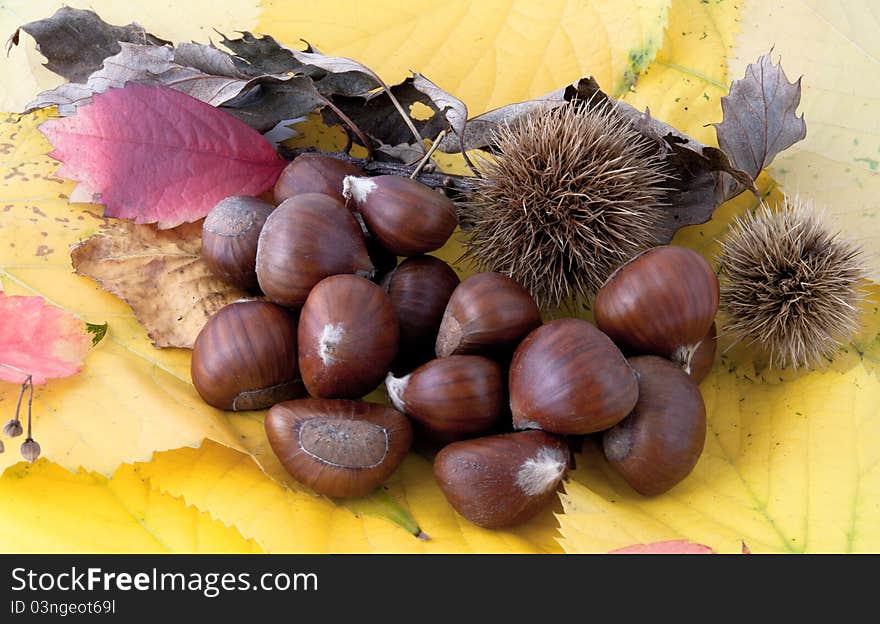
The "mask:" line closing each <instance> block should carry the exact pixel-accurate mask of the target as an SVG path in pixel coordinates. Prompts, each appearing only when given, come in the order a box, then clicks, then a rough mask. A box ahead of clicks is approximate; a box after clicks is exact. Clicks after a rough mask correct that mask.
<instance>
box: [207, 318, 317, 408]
mask: <svg viewBox="0 0 880 624" xmlns="http://www.w3.org/2000/svg"><path fill="white" fill-rule="evenodd" d="M296 346H297V345H296V319H295V318H294V317H293V315H292V314H291V313H290V312H289V311H288V310H285V309H284V308H282V307H281V306H277V305H275V304H274V303H268V302H265V301H240V302H237V303H232V304H229V305H227V306H225V307H223V308H221V309H220V310H219V311H218V312H217V313H216V314H214V316H212V317H211V318H210V319H209V320H208V322H207V323H206V324H205V326H204V327H203V328H202V331H201V332H199V335H198V337H197V338H196V342H195V345H194V346H193V353H192V363H191V375H192V381H193V385H194V386H195V387H196V390H197V391H198V393H199V395H200V396H201V397H202V399H203V400H204V401H205V402H206V403H208V404H209V405H213V406H214V407H218V408H220V409H224V410H251V409H263V408H266V407H269V406H270V405H274V404H275V403H278V402H280V401H286V400H288V399H292V398H295V397H299V396H302V395H303V394H305V390H304V388H303V385H302V382H301V381H300V376H299V369H298V367H297V352H296Z"/></svg>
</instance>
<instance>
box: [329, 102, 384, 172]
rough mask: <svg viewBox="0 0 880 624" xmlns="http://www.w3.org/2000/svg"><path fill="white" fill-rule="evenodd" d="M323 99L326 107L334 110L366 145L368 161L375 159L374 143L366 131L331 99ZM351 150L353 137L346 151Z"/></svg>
mask: <svg viewBox="0 0 880 624" xmlns="http://www.w3.org/2000/svg"><path fill="white" fill-rule="evenodd" d="M321 99H322V100H324V105H325V106H327V108H329V109H330V110H332V111H333V112H334V113H336V115H337V116H338V117H339V118H340V119H341V120H342V121H343V122H345V125H346V126H348V128H350V129H351V131H352V132H354V133H355V134H356V135H357V136H358V138H359V139H360V140H361V142H362V143H363V144H364V147H366V148H367V160H372V159H373V142H372V141H370V139H369V137H367V135H366V134H364V131H363V130H361V129H360V128H359V127H358V125H357V124H356V123H355V122H353V121H352V120H351V119H350V118H349V116H348V115H346V114H345V113H343V112H342V110H341V109H340V108H339V107H338V106H336V104H334V103H333V102H331V101H330V100H329V99H327V98H325V97H322V98H321ZM350 148H351V137H349V140H348V147H347V148H346V151H348V149H350Z"/></svg>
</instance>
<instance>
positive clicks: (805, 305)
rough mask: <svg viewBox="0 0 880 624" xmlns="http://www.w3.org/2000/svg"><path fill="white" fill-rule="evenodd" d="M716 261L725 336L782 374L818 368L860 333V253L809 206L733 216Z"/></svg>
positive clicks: (793, 204) (795, 203)
mask: <svg viewBox="0 0 880 624" xmlns="http://www.w3.org/2000/svg"><path fill="white" fill-rule="evenodd" d="M718 263H719V269H720V277H721V310H722V312H724V314H725V315H726V319H725V323H724V327H723V333H725V334H727V335H729V336H731V337H732V338H733V340H734V341H735V342H744V343H749V344H758V345H760V346H761V347H762V348H763V349H764V350H766V351H767V353H768V354H769V356H770V361H771V363H772V364H773V365H775V366H777V367H779V368H783V367H785V366H789V365H790V366H792V367H794V368H797V367H799V366H808V367H809V366H820V365H822V363H823V360H826V361H827V360H828V359H830V358H831V357H832V356H833V355H834V353H835V352H836V351H837V349H838V348H839V346H840V345H841V344H845V343H846V342H848V341H849V340H850V339H851V338H852V337H853V335H854V334H855V333H856V332H857V331H858V328H859V310H858V304H859V301H861V299H862V298H863V293H862V291H861V288H860V281H861V280H862V279H863V278H864V277H865V275H866V272H867V270H866V267H865V264H864V257H863V253H862V251H861V249H860V248H859V247H858V246H857V245H855V244H854V243H852V242H850V241H847V240H846V239H844V238H843V237H842V236H841V235H840V233H838V232H835V231H833V230H832V229H830V228H829V226H828V225H827V224H826V223H825V222H824V220H823V218H822V215H821V213H820V212H818V211H817V210H816V209H815V208H814V207H813V206H811V205H810V204H807V203H804V202H802V201H800V200H798V199H797V198H795V199H790V198H789V199H787V200H786V203H785V205H784V206H783V207H782V208H781V209H780V210H777V211H772V210H770V209H769V208H768V207H767V206H763V207H762V208H760V209H759V210H758V211H756V212H755V213H754V214H751V215H748V216H745V217H740V218H737V219H736V220H735V221H734V223H733V225H732V226H731V229H730V233H729V234H728V235H727V237H726V238H725V239H724V240H723V241H722V243H721V253H720V255H719V257H718Z"/></svg>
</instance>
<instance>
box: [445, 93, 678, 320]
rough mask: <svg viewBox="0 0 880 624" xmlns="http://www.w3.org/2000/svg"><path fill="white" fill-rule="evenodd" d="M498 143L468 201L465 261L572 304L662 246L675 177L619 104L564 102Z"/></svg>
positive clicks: (538, 295)
mask: <svg viewBox="0 0 880 624" xmlns="http://www.w3.org/2000/svg"><path fill="white" fill-rule="evenodd" d="M495 142H496V145H497V147H498V153H497V155H496V156H495V158H494V159H483V160H482V161H481V162H480V165H479V167H480V173H481V174H482V176H483V177H482V178H480V179H478V180H477V181H476V189H475V191H474V193H473V194H472V195H471V197H470V199H469V200H468V201H467V202H466V203H465V204H464V205H463V206H462V207H461V212H462V221H463V224H464V226H465V227H466V228H468V229H469V234H470V236H469V237H468V238H467V239H466V241H465V253H464V255H463V258H462V259H464V260H467V261H470V262H471V263H473V264H474V265H476V267H477V268H478V269H480V270H482V271H498V272H500V273H504V274H505V275H508V276H510V277H512V278H513V279H515V280H516V281H518V282H519V283H521V284H522V285H523V286H524V287H525V288H527V289H528V290H529V291H530V292H531V293H532V296H533V297H534V298H535V300H536V301H537V302H538V304H539V305H540V306H541V307H543V308H550V307H559V306H566V307H573V306H576V305H581V304H585V303H587V302H589V301H590V300H591V299H592V297H593V296H594V295H595V293H596V292H597V291H598V289H599V288H600V287H601V285H602V283H603V282H604V281H605V279H606V278H607V277H608V275H609V274H610V273H611V272H612V271H613V270H614V269H616V268H617V267H618V266H620V265H621V264H622V263H624V262H626V261H627V260H629V259H630V258H631V257H633V256H634V255H636V254H637V253H639V252H640V251H643V250H644V249H646V248H647V247H650V246H651V245H653V244H656V242H657V241H656V231H657V228H658V227H659V226H660V224H661V222H662V220H663V210H664V208H663V207H664V202H663V197H664V195H665V192H666V191H667V190H668V189H667V188H665V186H664V185H665V184H667V183H668V181H669V180H670V177H671V176H670V174H669V173H668V172H667V170H666V169H665V168H664V165H663V161H662V158H661V156H660V154H659V153H658V148H657V145H656V143H653V142H651V141H649V140H648V139H646V138H645V137H643V136H642V135H641V134H639V133H638V132H637V131H636V130H635V129H634V128H633V127H632V126H631V125H630V124H629V123H628V122H627V121H626V120H624V119H622V118H621V117H620V116H619V115H618V114H617V113H616V112H615V111H614V109H613V108H612V107H610V106H607V107H598V108H594V109H592V110H587V108H586V107H583V106H579V105H576V104H568V105H564V106H561V107H558V108H556V109H553V110H551V111H548V112H545V113H541V114H535V115H532V116H530V117H528V118H527V119H526V120H524V121H522V122H519V123H517V124H516V125H513V126H510V125H505V126H502V127H501V128H500V129H499V130H498V131H497V132H496V135H495Z"/></svg>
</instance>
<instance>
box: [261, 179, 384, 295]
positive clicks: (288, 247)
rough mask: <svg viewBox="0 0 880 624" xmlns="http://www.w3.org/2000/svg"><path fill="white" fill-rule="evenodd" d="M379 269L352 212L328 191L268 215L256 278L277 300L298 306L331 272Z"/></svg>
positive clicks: (368, 274)
mask: <svg viewBox="0 0 880 624" xmlns="http://www.w3.org/2000/svg"><path fill="white" fill-rule="evenodd" d="M374 272H375V269H374V267H373V263H372V262H371V261H370V257H369V255H368V254H367V248H366V245H365V243H364V238H363V235H362V233H361V228H360V226H359V225H358V223H357V220H356V219H355V218H354V216H353V215H352V214H351V212H350V211H349V210H348V209H347V208H346V207H345V206H343V205H342V204H341V203H340V202H338V201H337V200H335V199H333V198H332V197H330V196H328V195H321V194H319V193H306V194H304V195H297V196H295V197H291V198H290V199H286V200H284V201H283V202H282V203H281V205H280V206H278V207H277V208H276V209H275V211H274V212H273V213H272V214H270V215H269V218H268V219H266V224H265V225H264V226H263V231H262V232H261V233H260V240H259V243H258V245H257V279H258V281H259V283H260V288H261V289H262V290H263V292H264V293H265V294H266V296H267V297H268V298H269V299H270V300H272V301H274V302H275V303H278V304H281V305H284V306H288V307H298V306H301V305H302V304H303V303H305V300H306V297H307V296H308V294H309V291H310V290H311V289H312V287H313V286H314V285H315V284H317V283H318V282H319V281H321V280H322V279H324V278H325V277H327V276H330V275H336V274H339V273H354V274H356V275H360V276H363V277H367V278H370V277H372V276H373V273H374Z"/></svg>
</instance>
